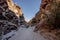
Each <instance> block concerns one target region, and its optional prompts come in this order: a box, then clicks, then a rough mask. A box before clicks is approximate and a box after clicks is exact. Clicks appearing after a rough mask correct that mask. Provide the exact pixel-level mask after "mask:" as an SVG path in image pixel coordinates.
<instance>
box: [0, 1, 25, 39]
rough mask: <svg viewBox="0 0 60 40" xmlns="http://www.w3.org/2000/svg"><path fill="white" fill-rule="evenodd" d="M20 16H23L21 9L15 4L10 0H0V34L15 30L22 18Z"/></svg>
mask: <svg viewBox="0 0 60 40" xmlns="http://www.w3.org/2000/svg"><path fill="white" fill-rule="evenodd" d="M20 16H23V15H22V10H21V8H20V7H19V6H18V5H17V4H15V3H13V2H12V0H0V36H1V35H2V34H4V35H5V34H7V33H9V32H10V31H11V30H16V29H17V27H18V26H19V25H20V20H21V19H22V20H24V18H21V19H20ZM0 39H1V38H0Z"/></svg>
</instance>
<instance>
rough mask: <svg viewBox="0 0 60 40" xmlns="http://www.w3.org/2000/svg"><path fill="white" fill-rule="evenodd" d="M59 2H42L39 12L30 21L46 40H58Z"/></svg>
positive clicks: (43, 0) (59, 32)
mask: <svg viewBox="0 0 60 40" xmlns="http://www.w3.org/2000/svg"><path fill="white" fill-rule="evenodd" d="M59 15H60V0H42V2H41V6H40V10H39V11H38V12H37V13H36V15H35V17H34V18H33V19H35V20H32V21H31V24H33V23H35V26H36V27H35V30H34V31H40V34H41V35H43V36H44V37H45V38H46V39H48V40H60V16H59ZM32 22H33V23H32Z"/></svg>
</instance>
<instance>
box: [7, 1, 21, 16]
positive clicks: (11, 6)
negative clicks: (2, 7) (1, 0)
mask: <svg viewBox="0 0 60 40" xmlns="http://www.w3.org/2000/svg"><path fill="white" fill-rule="evenodd" d="M7 4H8V6H9V7H8V8H9V9H10V10H11V11H13V12H14V13H15V14H16V16H18V17H19V16H21V15H22V10H21V8H20V7H19V6H18V5H17V4H15V3H13V2H12V1H11V0H7Z"/></svg>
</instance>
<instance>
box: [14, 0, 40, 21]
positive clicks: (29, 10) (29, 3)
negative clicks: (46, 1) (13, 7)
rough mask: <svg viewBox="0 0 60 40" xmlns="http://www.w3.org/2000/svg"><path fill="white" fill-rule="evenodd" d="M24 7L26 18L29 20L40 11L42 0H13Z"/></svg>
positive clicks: (23, 11)
mask: <svg viewBox="0 0 60 40" xmlns="http://www.w3.org/2000/svg"><path fill="white" fill-rule="evenodd" d="M13 2H15V3H16V4H17V5H19V6H20V7H21V9H22V13H23V14H24V17H25V20H26V21H29V20H30V19H32V18H33V17H34V16H35V14H36V13H37V12H38V11H39V8H40V3H41V0H13Z"/></svg>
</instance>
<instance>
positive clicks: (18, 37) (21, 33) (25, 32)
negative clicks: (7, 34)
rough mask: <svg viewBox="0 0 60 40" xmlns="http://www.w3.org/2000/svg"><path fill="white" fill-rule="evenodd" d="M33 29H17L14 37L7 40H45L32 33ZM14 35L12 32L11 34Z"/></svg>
mask: <svg viewBox="0 0 60 40" xmlns="http://www.w3.org/2000/svg"><path fill="white" fill-rule="evenodd" d="M33 30H34V27H29V28H22V27H20V28H18V31H16V32H15V35H14V36H12V37H11V38H9V39H7V40H46V39H45V38H43V36H41V35H40V34H39V33H36V32H33ZM13 33H14V32H13Z"/></svg>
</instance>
